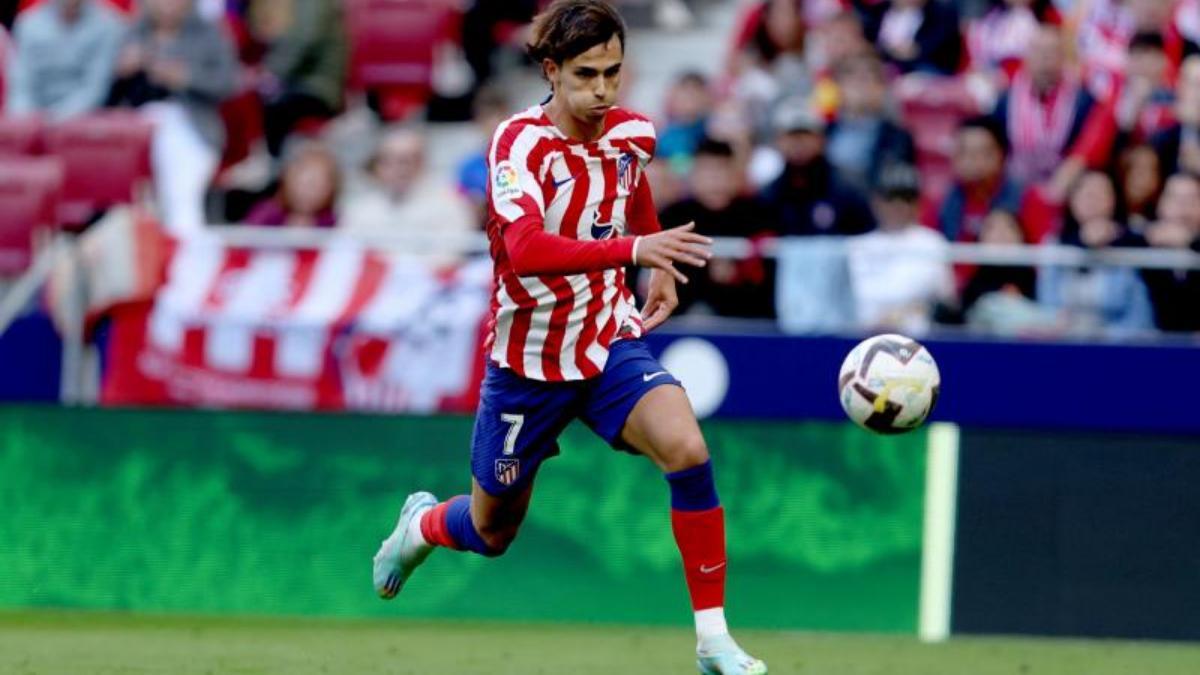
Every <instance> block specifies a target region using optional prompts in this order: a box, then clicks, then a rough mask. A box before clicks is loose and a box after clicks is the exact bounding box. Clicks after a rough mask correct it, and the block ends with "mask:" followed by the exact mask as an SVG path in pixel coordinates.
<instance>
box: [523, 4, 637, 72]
mask: <svg viewBox="0 0 1200 675" xmlns="http://www.w3.org/2000/svg"><path fill="white" fill-rule="evenodd" d="M531 35H532V39H530V41H529V43H528V44H527V45H525V48H526V50H527V51H528V53H529V57H530V58H531V59H533V60H534V62H535V63H539V64H540V63H541V62H542V61H543V60H544V59H550V60H551V61H553V62H555V63H557V64H560V65H561V64H562V63H563V62H564V61H566V60H567V59H572V58H575V57H576V56H579V55H580V54H582V53H584V52H586V51H587V50H589V49H591V48H592V47H595V46H596V45H602V44H604V43H606V42H608V41H609V40H611V39H612V37H613V36H614V35H615V36H617V39H618V40H619V41H620V42H621V49H624V48H625V22H624V21H622V20H621V15H620V14H617V10H615V9H613V8H612V6H611V5H609V4H608V3H607V2H603V0H555V2H554V3H552V4H551V5H550V6H549V7H547V8H546V11H544V12H542V13H541V14H538V15H537V16H536V17H534V19H533V29H532V32H531Z"/></svg>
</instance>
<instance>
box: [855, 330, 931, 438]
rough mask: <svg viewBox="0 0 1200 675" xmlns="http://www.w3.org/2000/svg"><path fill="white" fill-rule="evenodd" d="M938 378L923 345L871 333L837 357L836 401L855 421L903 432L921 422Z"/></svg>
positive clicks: (872, 427) (885, 431) (886, 431)
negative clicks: (839, 365) (839, 360)
mask: <svg viewBox="0 0 1200 675" xmlns="http://www.w3.org/2000/svg"><path fill="white" fill-rule="evenodd" d="M941 384H942V378H941V375H940V374H939V373H938V367H937V363H936V362H935V361H934V360H933V356H932V355H931V354H930V353H929V351H928V350H927V349H925V347H923V346H921V344H920V343H919V342H917V341H916V340H913V339H912V338H907V337H904V336H903V335H891V334H888V335H876V336H875V337H871V338H867V339H866V340H863V341H862V342H860V343H858V346H856V347H855V348H854V349H852V350H850V353H849V354H848V355H847V356H846V360H845V361H843V362H842V369H841V371H840V372H839V374H838V400H839V401H841V403H842V409H843V410H845V411H846V415H848V416H849V417H850V419H852V420H854V421H855V423H857V424H858V425H859V426H862V427H863V428H866V429H870V430H871V431H875V432H878V433H881V434H902V433H904V432H906V431H911V430H913V429H915V428H917V427H919V426H921V423H922V422H924V421H925V418H926V417H928V416H929V412H930V411H931V410H933V406H934V404H936V403H937V399H938V390H939V389H940V388H941Z"/></svg>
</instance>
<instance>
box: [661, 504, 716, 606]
mask: <svg viewBox="0 0 1200 675" xmlns="http://www.w3.org/2000/svg"><path fill="white" fill-rule="evenodd" d="M671 530H672V531H673V532H674V533H675V543H676V544H678V545H679V552H680V553H681V554H682V555H683V572H684V575H685V576H686V577H687V585H688V593H690V594H691V596H692V609H693V610H695V611H700V610H702V609H712V608H713V607H724V606H725V509H723V508H721V507H720V506H718V507H716V508H714V509H707V510H704V511H677V510H675V509H671Z"/></svg>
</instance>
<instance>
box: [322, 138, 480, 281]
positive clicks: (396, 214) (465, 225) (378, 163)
mask: <svg viewBox="0 0 1200 675" xmlns="http://www.w3.org/2000/svg"><path fill="white" fill-rule="evenodd" d="M367 171H368V173H369V174H370V176H369V178H370V180H369V186H368V187H367V189H366V190H365V191H363V192H362V193H361V194H358V195H352V196H350V197H349V198H348V199H347V200H346V201H345V203H344V204H343V206H342V217H341V226H342V229H345V230H347V231H349V232H351V233H362V234H368V235H374V234H380V233H383V234H389V233H412V234H431V233H432V234H453V233H456V232H468V231H471V230H474V229H476V221H475V216H474V214H473V213H472V212H471V207H470V205H469V204H468V203H467V202H466V200H465V199H463V198H462V197H461V196H460V195H459V194H458V192H457V191H456V190H455V189H454V186H453V184H451V183H449V182H446V181H442V180H439V179H438V178H436V177H435V176H433V175H431V174H430V173H429V170H428V168H427V167H426V163H425V138H424V136H422V135H421V133H420V132H419V131H417V130H416V129H412V128H406V127H400V128H395V129H392V130H390V131H388V132H386V133H385V134H384V136H383V138H382V139H381V140H380V141H379V146H378V148H376V150H375V154H374V156H373V157H372V158H371V159H370V161H369V162H368V164H367ZM456 258H457V256H447V257H445V258H439V261H441V260H446V261H449V260H453V259H456Z"/></svg>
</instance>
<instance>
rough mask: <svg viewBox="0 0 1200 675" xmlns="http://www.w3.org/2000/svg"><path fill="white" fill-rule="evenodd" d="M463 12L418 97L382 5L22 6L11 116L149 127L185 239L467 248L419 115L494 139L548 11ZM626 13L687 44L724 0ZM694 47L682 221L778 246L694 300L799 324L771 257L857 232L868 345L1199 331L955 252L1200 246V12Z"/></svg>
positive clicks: (782, 24)
mask: <svg viewBox="0 0 1200 675" xmlns="http://www.w3.org/2000/svg"><path fill="white" fill-rule="evenodd" d="M414 4H415V5H431V6H432V5H434V4H436V5H438V6H439V7H441V6H446V5H447V3H446V2H441V3H436V2H434V3H431V2H429V1H428V0H414ZM449 4H450V5H452V7H451V8H450V9H449V10H447V12H446V17H447V18H446V20H445V21H438V22H437V23H435V24H430V25H429V26H428V27H427V28H428V30H427V31H426V32H427V33H428V35H427V37H430V40H431V41H432V42H431V45H432V46H429V45H426V46H427V47H428V50H429V51H431V52H432V54H433V58H432V61H431V64H432V66H431V69H432V72H431V73H430V74H429V75H428V77H427V78H425V79H426V80H428V81H426V82H422V83H421V84H422V86H421V87H418V88H417V89H419V91H417V92H416V93H414V92H413V87H411V86H408V87H406V86H402V85H401V84H393V85H391V86H382V87H371V86H369V83H367V82H366V80H365V78H367V77H369V76H370V72H368V69H359V70H356V68H355V65H354V63H355V59H356V58H359V57H358V56H357V55H359V54H360V53H362V50H363V49H365V47H364V46H363V44H362V43H361V41H363V40H365V38H364V37H363V35H364V33H363V29H362V22H363V19H362V15H361V12H364V11H366V9H363V8H364V7H368V6H370V5H371V2H370V0H345V1H344V2H342V1H339V0H136V2H135V0H40V1H39V2H28V1H26V2H21V3H20V5H21V7H22V8H23V10H22V11H21V12H19V13H16V14H15V23H13V24H12V29H11V34H10V35H8V36H4V35H0V43H4V42H7V46H5V45H3V44H0V51H3V52H4V53H5V54H6V56H5V58H4V61H5V62H6V68H5V86H4V110H5V114H6V116H21V115H29V114H38V115H41V116H43V117H45V118H46V119H49V120H64V119H69V118H72V117H76V116H80V115H87V114H91V113H93V112H95V111H97V110H100V109H103V108H111V107H126V108H133V109H136V110H138V111H139V113H140V114H141V115H142V116H143V117H145V118H146V119H149V120H151V121H152V122H153V125H154V138H153V143H152V152H151V160H152V161H151V164H152V172H153V185H154V193H155V195H156V197H157V200H156V201H157V203H158V206H159V212H160V216H161V218H162V220H163V222H164V224H165V225H166V226H167V227H168V229H169V230H171V231H173V232H185V231H188V230H190V229H195V228H199V227H203V225H204V223H206V222H244V223H249V224H256V225H265V226H298V227H335V226H336V227H339V228H345V229H347V230H350V231H389V232H390V231H398V230H412V231H417V232H429V231H470V230H473V229H477V228H479V227H480V226H481V224H482V219H483V214H484V211H485V205H484V202H485V198H486V186H487V170H486V164H485V161H484V156H483V153H484V147H482V144H480V147H477V148H476V150H475V151H474V152H472V153H470V154H469V155H468V156H466V157H463V158H462V159H461V161H460V162H459V164H458V167H457V170H456V171H455V172H454V173H453V175H447V174H446V173H445V172H441V173H439V172H435V171H432V170H431V168H430V160H429V153H430V148H429V147H427V146H428V142H429V134H428V133H426V130H425V127H423V126H422V124H424V122H420V121H418V120H419V119H420V118H427V119H431V120H438V119H443V120H466V119H470V120H473V121H474V124H475V125H476V127H477V129H478V135H479V136H480V137H487V136H489V135H490V130H491V129H493V128H494V127H495V126H496V124H498V123H499V122H500V121H501V120H503V119H504V118H505V117H506V116H508V115H509V114H512V113H513V112H515V110H516V109H519V108H524V107H526V106H527V105H530V104H532V103H535V102H536V101H514V100H510V98H509V97H508V95H507V92H505V91H503V90H501V89H499V88H497V87H496V86H495V78H496V75H497V71H498V70H501V69H504V68H527V69H532V68H533V66H532V64H529V63H527V62H524V61H522V59H521V58H520V56H519V53H520V46H521V43H522V39H523V36H524V28H525V25H526V24H527V23H528V21H529V19H530V18H531V17H532V16H533V14H534V13H535V12H536V11H537V9H538V6H539V4H541V3H539V2H537V1H535V0H525V1H501V0H474V1H471V0H463V1H461V2H454V3H449ZM618 4H622V5H623V6H626V7H627V8H628V9H629V11H630V13H631V14H633V15H638V16H640V15H642V14H644V15H645V16H647V17H648V19H647V20H648V21H650V22H653V23H656V24H657V25H658V26H660V27H667V28H681V27H684V26H686V25H687V24H688V22H689V21H691V20H692V18H693V13H694V12H697V11H701V10H702V9H703V6H704V4H705V3H704V2H700V1H699V0H697V2H684V0H671V1H669V2H659V1H657V0H643V1H642V2H635V1H632V0H629V1H627V2H625V3H618ZM135 5H136V6H135ZM26 6H28V7H26ZM356 7H357V8H358V9H357V10H356V9H355V8H356ZM356 11H357V12H359V13H360V14H359V15H357V16H358V18H357V19H356V14H355V12H356ZM439 11H440V10H439ZM0 18H3V15H2V14H0ZM368 23H369V22H368ZM416 23H419V22H416ZM406 25H409V26H411V25H413V22H409V23H408V24H406ZM355 26H358V28H355ZM414 30H416V29H415V28H414ZM356 36H357V38H356ZM356 39H358V40H359V41H360V43H356V42H355V40H356ZM404 39H407V38H404ZM633 46H634V48H635V49H636V48H637V46H636V45H633ZM697 58H698V59H701V58H703V59H704V62H703V66H704V67H700V64H698V68H697V70H695V71H692V72H684V73H680V74H679V75H678V76H677V77H676V78H675V79H674V81H673V82H672V83H671V84H670V86H669V88H667V89H666V90H665V91H663V92H662V113H661V115H659V119H657V120H656V121H657V123H658V135H659V143H658V154H657V161H656V162H654V163H653V164H652V165H651V169H650V174H649V175H650V180H651V184H652V187H653V190H654V193H655V198H656V203H657V204H658V205H659V207H660V209H661V214H660V218H661V220H662V222H663V224H664V226H674V225H680V224H683V223H687V222H693V221H694V222H695V223H696V225H697V229H698V230H699V231H700V232H703V233H705V234H709V235H713V236H722V237H724V236H729V237H742V238H746V239H747V240H748V241H749V242H750V244H751V249H752V251H754V253H753V254H752V255H750V256H748V257H744V258H740V259H719V260H717V261H714V263H713V264H711V265H710V266H709V267H707V268H706V269H703V270H693V271H690V272H689V274H690V276H691V279H692V283H689V284H688V285H687V286H686V287H683V288H682V289H681V300H682V307H681V312H685V313H695V314H705V313H707V314H714V315H719V316H733V317H747V318H776V316H777V312H780V311H781V302H780V300H779V299H780V298H782V297H785V296H788V295H789V294H791V293H792V291H793V290H794V289H785V288H781V287H780V286H781V285H782V284H785V283H788V284H796V283H808V282H806V281H805V277H804V275H800V276H797V275H784V274H780V273H779V272H780V270H778V269H777V267H781V266H783V265H784V264H787V263H786V261H785V260H784V256H785V255H787V252H786V251H784V250H783V248H781V249H780V257H779V258H778V259H777V258H775V257H773V256H765V255H761V254H760V252H761V250H762V247H763V246H764V245H765V244H767V243H768V242H778V241H781V240H782V239H781V238H786V240H787V241H798V240H799V239H800V238H805V239H806V240H808V241H813V242H816V241H821V239H816V238H813V237H812V235H836V236H844V237H846V239H845V240H844V242H843V244H844V251H845V260H846V264H845V266H844V269H841V270H839V271H838V272H837V273H838V274H844V275H845V281H846V285H847V286H848V289H849V294H848V296H847V302H849V303H850V304H852V305H853V320H854V321H855V322H857V324H858V325H859V327H861V328H863V329H869V330H875V329H899V330H905V331H908V332H911V333H921V332H924V331H926V330H928V329H929V327H930V326H931V325H934V324H960V325H961V324H965V325H967V326H970V327H978V328H980V329H985V330H989V331H995V332H1001V333H1008V334H1053V335H1061V334H1087V335H1112V336H1132V335H1139V334H1145V333H1149V332H1152V331H1154V330H1156V329H1157V330H1162V331H1180V332H1200V271H1188V270H1180V271H1173V270H1141V271H1139V270H1136V269H1133V268H1122V267H1100V266H1090V265H1089V266H1084V267H1050V266H1048V267H1042V268H1032V267H1028V266H1011V267H1005V266H986V267H975V266H967V265H956V266H950V265H948V264H946V263H944V262H943V261H942V257H943V253H944V250H945V248H946V245H947V243H948V242H982V243H992V244H1029V245H1040V244H1063V245H1067V246H1072V247H1079V248H1084V249H1100V248H1108V247H1149V248H1160V249H1168V250H1189V249H1190V250H1193V251H1200V0H964V1H963V2H947V1H944V0H766V1H755V2H749V1H746V2H741V3H739V11H738V20H737V22H736V24H735V25H732V26H729V32H728V42H727V44H726V45H724V46H722V47H721V48H720V49H719V50H714V52H713V54H711V55H708V56H707V57H704V56H698V57H697ZM710 66H715V67H710ZM631 70H632V73H631V76H633V77H636V76H637V73H636V68H634V69H631ZM360 71H361V72H360ZM363 73H366V75H364V74H363ZM363 106H365V107H367V108H369V109H370V110H371V112H372V114H373V115H374V116H375V117H376V118H377V119H379V120H381V121H382V122H383V123H384V124H383V125H382V126H381V128H380V130H379V131H377V132H374V134H373V136H372V138H371V141H370V152H369V153H368V154H369V157H368V158H367V159H366V161H365V162H355V163H350V164H348V163H347V162H346V161H345V159H344V157H343V156H342V154H340V153H339V152H338V148H337V147H336V146H334V145H331V144H330V143H328V142H327V141H323V140H322V139H323V138H324V139H327V138H328V134H326V133H324V132H326V131H327V130H328V127H329V126H330V125H331V124H332V122H331V121H333V120H336V118H338V117H339V116H343V115H345V114H347V113H348V112H349V111H351V109H353V108H355V107H360V108H361V107H363ZM247 166H256V167H259V168H261V169H262V170H261V171H258V172H257V175H255V174H256V172H254V171H246V170H243V169H245V167H247ZM245 176H250V178H245ZM214 194H218V195H220V197H221V198H219V199H215V198H214ZM788 248H789V249H791V248H793V247H790V246H789V247H788ZM797 250H799V249H797ZM817 267H819V266H817ZM814 269H815V268H814ZM829 274H832V272H830V273H829ZM809 281H811V278H810V279H809Z"/></svg>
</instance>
